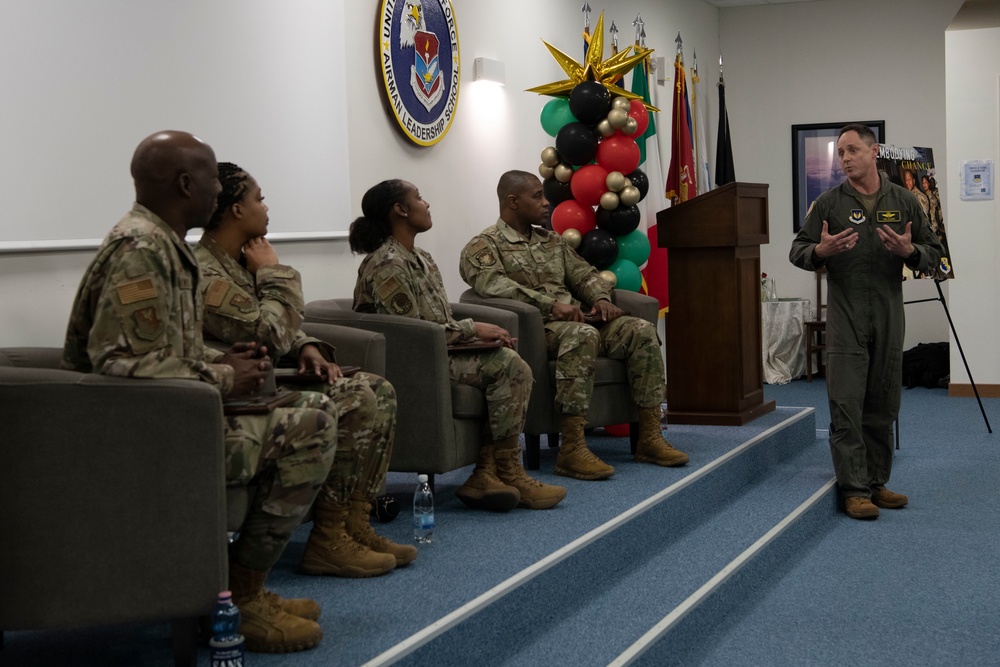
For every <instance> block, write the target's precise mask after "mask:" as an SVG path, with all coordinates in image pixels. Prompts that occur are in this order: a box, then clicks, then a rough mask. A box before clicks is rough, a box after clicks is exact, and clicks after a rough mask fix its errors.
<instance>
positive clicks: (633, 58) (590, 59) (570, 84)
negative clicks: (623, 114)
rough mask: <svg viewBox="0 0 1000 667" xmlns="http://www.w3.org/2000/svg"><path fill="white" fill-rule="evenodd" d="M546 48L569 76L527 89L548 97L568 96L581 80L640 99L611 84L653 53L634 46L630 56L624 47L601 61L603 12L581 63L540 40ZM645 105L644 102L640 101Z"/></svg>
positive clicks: (648, 106)
mask: <svg viewBox="0 0 1000 667" xmlns="http://www.w3.org/2000/svg"><path fill="white" fill-rule="evenodd" d="M542 43H543V44H545V46H546V48H548V50H549V53H551V54H552V57H553V58H555V60H556V62H557V63H558V64H559V67H561V68H562V70H563V71H564V72H566V75H567V76H568V77H569V78H568V79H563V80H562V81H553V82H552V83H547V84H545V85H544V86H536V87H534V88H528V90H527V92H529V93H538V94H539V95H549V96H550V97H568V96H569V93H570V91H572V90H573V88H574V87H576V85H577V84H578V83H583V82H584V81H596V82H598V83H600V84H602V85H603V86H604V87H605V88H607V89H608V90H609V91H610V92H611V94H612V95H613V96H615V95H617V96H621V97H624V98H626V99H630V100H640V101H642V97H640V96H639V95H636V94H635V93H633V92H630V91H627V90H625V89H624V88H619V87H618V86H616V85H615V84H614V82H615V81H618V80H619V79H620V78H621V77H622V76H624V75H625V74H626V73H628V72H630V71H631V70H632V68H633V67H635V66H636V65H637V64H639V63H640V62H642V61H643V60H645V59H646V58H648V57H649V55H650V54H651V53H652V52H653V49H647V48H645V47H642V46H638V45H636V46H634V47H633V49H634V53H633V54H632V55H629V53H630V51H629V50H628V49H626V50H625V51H622V52H621V53H618V54H615V55H613V56H611V57H610V58H608V59H607V60H604V14H603V13H602V14H601V16H600V17H599V18H598V19H597V26H596V27H595V28H594V35H593V37H591V39H590V47H589V48H588V49H587V57H586V59H585V62H584V63H582V64H581V63H578V62H577V61H576V60H574V59H573V58H571V57H570V56H568V55H566V54H565V53H563V52H562V51H560V50H559V49H557V48H556V47H554V46H552V45H551V44H549V43H548V42H546V41H544V40H543V41H542ZM643 104H645V102H644V103H643ZM645 106H646V108H647V109H649V110H650V111H659V109H657V108H656V107H654V106H651V105H649V104H645Z"/></svg>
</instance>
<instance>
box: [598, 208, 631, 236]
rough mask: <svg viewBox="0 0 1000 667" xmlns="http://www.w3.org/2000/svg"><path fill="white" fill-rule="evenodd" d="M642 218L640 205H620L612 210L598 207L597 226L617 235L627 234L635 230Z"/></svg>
mask: <svg viewBox="0 0 1000 667" xmlns="http://www.w3.org/2000/svg"><path fill="white" fill-rule="evenodd" d="M641 218H642V214H641V213H640V212H639V207H638V206H619V207H618V208H615V209H612V210H610V211H607V210H605V209H603V208H599V209H597V226H598V227H599V228H600V229H605V230H607V231H609V232H611V233H612V234H614V235H615V236H625V235H626V234H630V233H632V232H633V231H635V229H636V228H637V227H638V226H639V221H640V219H641Z"/></svg>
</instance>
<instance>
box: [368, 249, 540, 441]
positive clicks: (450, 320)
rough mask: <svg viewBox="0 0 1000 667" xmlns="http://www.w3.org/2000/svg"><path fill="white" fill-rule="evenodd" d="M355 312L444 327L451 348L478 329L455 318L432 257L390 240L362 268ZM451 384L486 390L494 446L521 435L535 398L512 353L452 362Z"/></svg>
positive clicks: (497, 352)
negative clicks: (390, 316) (421, 321)
mask: <svg viewBox="0 0 1000 667" xmlns="http://www.w3.org/2000/svg"><path fill="white" fill-rule="evenodd" d="M354 310H357V311H360V312H366V313H383V314H389V315H403V316H405V317H415V318H417V319H421V320H427V321H429V322H435V323H437V324H440V325H441V326H443V327H444V329H445V339H446V340H447V342H448V343H458V342H465V341H469V340H472V339H473V338H475V336H476V326H475V323H474V322H473V321H472V320H470V319H465V320H458V321H456V320H455V318H454V317H453V316H452V313H451V306H450V305H449V303H448V296H447V294H446V293H445V291H444V282H443V281H442V279H441V272H440V271H439V270H438V267H437V264H435V263H434V260H433V259H432V258H431V256H430V254H428V253H427V252H425V251H423V250H421V249H420V248H414V249H413V252H410V251H409V250H407V249H406V248H404V247H403V246H402V245H400V243H399V242H398V241H396V239H394V238H392V237H390V238H389V239H388V240H386V242H385V243H384V244H382V246H381V247H380V248H379V249H378V250H376V251H375V252H373V253H371V254H370V255H368V256H367V257H366V258H365V259H364V261H363V262H361V266H360V267H359V268H358V282H357V285H356V286H355V288H354ZM448 362H449V367H450V377H451V380H452V382H459V383H462V384H467V385H470V386H473V387H477V388H479V389H482V390H483V391H484V392H485V393H486V405H487V411H488V413H489V419H490V432H491V434H492V437H493V440H495V441H500V440H502V439H504V438H507V437H510V436H512V435H517V434H519V433H520V432H521V431H522V430H523V428H524V415H525V411H526V410H527V409H528V398H529V396H530V392H531V370H530V369H529V368H528V365H527V364H526V363H525V362H524V360H522V359H521V357H520V356H518V354H517V352H515V351H514V350H511V349H508V348H499V349H496V350H489V351H487V352H478V353H462V354H453V355H449V357H448Z"/></svg>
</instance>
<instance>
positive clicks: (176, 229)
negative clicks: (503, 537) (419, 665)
mask: <svg viewBox="0 0 1000 667" xmlns="http://www.w3.org/2000/svg"><path fill="white" fill-rule="evenodd" d="M132 177H133V179H134V181H135V191H136V203H135V205H134V206H133V208H132V210H131V211H130V212H129V213H128V214H126V215H125V217H124V218H122V220H121V221H120V222H119V223H118V224H117V225H116V226H115V227H114V229H112V230H111V232H110V233H109V234H108V236H107V238H105V240H104V243H103V244H102V245H101V248H100V249H99V250H98V251H97V256H96V257H95V258H94V260H93V261H92V262H91V264H90V266H89V267H88V269H87V272H86V274H85V275H84V277H83V280H82V281H81V283H80V288H79V290H78V291H77V294H76V300H75V303H74V304H73V311H72V313H71V315H70V321H69V327H68V331H67V333H66V344H65V346H64V350H63V366H64V367H65V368H68V369H71V370H76V371H82V372H95V373H104V374H107V375H118V376H123V377H135V378H184V379H190V380H200V381H203V382H208V383H211V384H213V385H216V386H217V387H218V388H219V390H220V391H221V392H222V394H223V395H224V396H242V395H247V394H250V393H253V392H254V391H256V390H257V389H259V388H260V386H261V385H262V384H263V382H264V377H265V376H266V375H267V373H268V371H269V369H270V362H269V361H268V360H267V358H266V357H265V356H264V353H265V352H266V351H265V350H264V348H258V347H257V346H256V345H255V344H253V343H251V344H245V343H244V344H241V345H236V346H234V347H233V348H232V349H231V350H230V351H229V352H226V353H221V352H219V351H217V350H212V349H209V348H207V347H205V346H204V344H203V343H202V336H201V296H200V293H199V292H198V282H199V279H200V275H199V272H198V263H197V261H196V260H195V257H194V253H192V252H191V249H190V248H189V247H188V246H187V244H185V243H184V235H185V233H186V232H187V231H188V230H189V229H192V228H194V227H201V226H203V225H204V224H205V223H206V222H208V219H209V217H210V216H211V215H212V211H213V210H214V209H215V198H216V196H217V195H218V194H219V179H218V170H217V167H216V162H215V154H214V153H213V152H212V149H211V148H210V147H209V146H208V145H207V144H204V143H202V142H201V141H200V140H199V139H197V138H196V137H194V136H192V135H190V134H187V133H186V132H159V133H157V134H154V135H151V136H149V137H147V138H146V139H145V140H143V141H142V143H140V144H139V146H138V148H136V151H135V155H134V156H133V158H132ZM328 403H329V399H327V397H326V396H324V395H323V394H320V393H314V392H302V394H301V398H300V399H299V400H298V402H297V403H294V404H292V405H291V407H285V408H277V409H275V410H273V411H272V412H270V413H269V414H266V415H252V416H239V417H235V416H229V417H226V418H225V420H224V425H225V442H224V446H225V457H226V480H227V482H228V483H229V484H232V485H245V484H250V483H251V482H252V483H253V484H254V485H255V486H256V487H257V492H256V494H255V495H254V497H253V499H252V500H251V503H250V512H249V515H248V516H247V519H246V522H245V523H244V524H243V527H242V529H241V530H240V536H239V539H238V540H237V541H236V544H235V545H234V548H233V550H232V552H231V559H230V565H229V586H230V588H231V589H232V591H233V600H234V601H235V602H236V604H237V605H239V608H240V612H241V615H242V620H241V623H240V632H241V633H242V634H243V635H244V636H245V637H246V643H247V648H248V649H250V650H251V651H265V652H286V651H299V650H303V649H307V648H311V647H313V646H315V645H316V644H318V643H319V641H320V639H321V638H322V637H323V632H322V630H321V629H320V627H319V625H318V624H317V623H316V622H315V621H316V619H317V618H318V617H319V615H320V609H319V606H318V605H317V604H316V603H315V602H313V601H312V600H306V599H299V600H283V599H281V598H279V597H278V596H277V595H275V594H274V593H271V592H270V591H267V590H266V589H265V588H264V579H265V578H266V576H267V572H268V570H270V569H271V567H272V566H273V565H274V564H275V563H276V562H277V561H278V558H279V557H280V556H281V553H282V552H283V551H284V550H285V546H286V544H287V543H288V540H289V538H290V537H291V535H292V531H293V530H294V529H295V528H296V527H297V526H298V525H299V523H301V521H302V518H303V517H304V516H305V514H306V512H307V511H308V510H309V507H310V506H311V505H312V503H313V500H314V499H315V497H316V494H317V492H318V491H319V489H320V487H321V486H322V484H323V482H324V481H325V480H326V478H327V475H328V474H329V471H330V465H331V463H332V462H333V456H334V449H335V443H336V437H337V422H336V419H335V418H334V417H331V416H330V410H329V408H328V406H327V404H328ZM123 500H126V499H123ZM164 557H165V558H167V557H169V554H164ZM206 611H207V610H206Z"/></svg>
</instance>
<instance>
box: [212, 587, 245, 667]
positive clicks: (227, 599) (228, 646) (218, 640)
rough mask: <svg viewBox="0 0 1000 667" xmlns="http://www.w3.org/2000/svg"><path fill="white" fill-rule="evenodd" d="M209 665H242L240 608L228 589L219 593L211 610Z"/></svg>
mask: <svg viewBox="0 0 1000 667" xmlns="http://www.w3.org/2000/svg"><path fill="white" fill-rule="evenodd" d="M208 650H209V662H208V664H209V665H211V667H243V635H241V634H240V610H239V608H238V607H237V606H236V605H235V604H234V603H233V594H232V593H231V592H229V591H222V592H221V593H219V599H218V601H217V602H216V603H215V609H213V610H212V638H211V639H210V640H208Z"/></svg>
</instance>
